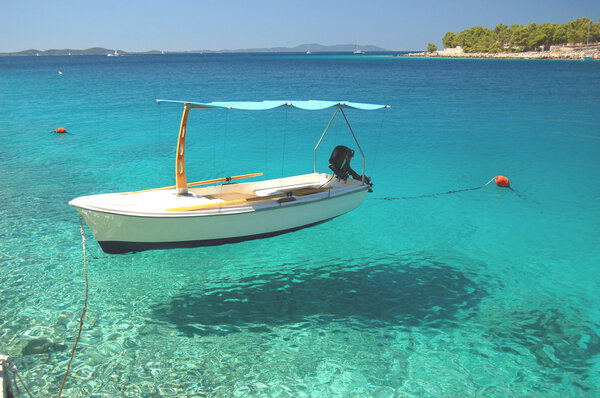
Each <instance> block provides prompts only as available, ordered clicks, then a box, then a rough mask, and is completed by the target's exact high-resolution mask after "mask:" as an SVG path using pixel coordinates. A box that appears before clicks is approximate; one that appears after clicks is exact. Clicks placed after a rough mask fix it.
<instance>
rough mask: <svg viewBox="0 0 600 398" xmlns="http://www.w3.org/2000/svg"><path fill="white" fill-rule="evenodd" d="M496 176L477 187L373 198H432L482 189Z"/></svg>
mask: <svg viewBox="0 0 600 398" xmlns="http://www.w3.org/2000/svg"><path fill="white" fill-rule="evenodd" d="M496 178H497V177H494V178H492V179H491V180H489V181H488V182H486V183H485V184H483V185H481V186H479V187H475V188H465V189H456V190H454V191H447V192H438V193H430V194H426V195H418V196H396V197H390V196H387V197H385V198H373V199H376V200H400V199H422V198H432V197H434V196H440V195H449V194H452V193H458V192H466V191H475V190H477V189H481V188H485V187H487V186H488V185H490V184H491V183H492V181H495V180H496ZM505 188H509V189H511V190H512V188H510V187H505Z"/></svg>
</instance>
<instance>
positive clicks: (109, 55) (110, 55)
mask: <svg viewBox="0 0 600 398" xmlns="http://www.w3.org/2000/svg"><path fill="white" fill-rule="evenodd" d="M120 55H121V54H119V52H118V51H117V50H115V52H114V53H108V54H106V56H107V57H118V56H120Z"/></svg>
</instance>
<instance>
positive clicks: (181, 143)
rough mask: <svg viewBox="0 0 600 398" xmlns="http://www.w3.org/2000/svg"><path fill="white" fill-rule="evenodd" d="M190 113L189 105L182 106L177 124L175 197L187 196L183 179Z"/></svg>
mask: <svg viewBox="0 0 600 398" xmlns="http://www.w3.org/2000/svg"><path fill="white" fill-rule="evenodd" d="M189 112H190V104H189V103H188V102H186V103H184V104H183V114H182V115H181V123H180V124H179V136H178V137H177V153H176V155H175V186H176V187H177V195H187V193H188V189H187V181H186V178H185V133H186V129H187V119H188V114H189Z"/></svg>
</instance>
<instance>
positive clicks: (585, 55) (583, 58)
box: [581, 53, 594, 61]
mask: <svg viewBox="0 0 600 398" xmlns="http://www.w3.org/2000/svg"><path fill="white" fill-rule="evenodd" d="M581 60H582V61H593V60H594V57H592V56H591V55H589V54H587V53H585V54H583V55H582V56H581Z"/></svg>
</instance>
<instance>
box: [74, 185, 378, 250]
mask: <svg viewBox="0 0 600 398" xmlns="http://www.w3.org/2000/svg"><path fill="white" fill-rule="evenodd" d="M366 193H367V189H366V188H365V189H359V190H354V191H352V192H347V193H342V194H339V195H330V196H327V197H324V198H320V199H319V200H303V199H301V198H299V199H298V200H295V201H289V202H281V203H279V202H277V203H274V204H273V206H271V207H266V208H264V207H262V208H261V207H259V208H254V207H252V206H247V207H245V208H241V209H240V212H237V213H222V214H214V213H213V214H210V215H202V214H197V215H175V216H164V215H157V216H136V215H129V214H118V213H111V212H107V211H99V210H91V209H84V208H79V207H78V208H77V210H78V211H79V213H80V214H81V216H82V217H83V218H84V219H85V221H86V223H87V224H88V226H89V227H90V229H91V230H92V233H93V234H94V237H95V238H96V240H97V241H98V243H99V244H100V246H101V247H102V250H103V251H104V252H106V253H111V254H120V253H129V252H138V251H144V250H151V249H170V248H182V247H199V246H215V245H222V244H226V243H236V242H242V241H246V240H252V239H262V238H268V237H272V236H276V235H281V234H284V233H288V232H293V231H297V230H299V229H302V228H307V227H311V226H314V225H317V224H320V223H322V222H325V221H328V220H331V219H332V218H335V217H337V216H340V215H342V214H344V213H347V212H349V211H351V210H353V209H355V208H356V207H358V206H359V205H360V204H361V203H362V202H363V201H364V199H365V196H366Z"/></svg>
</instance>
